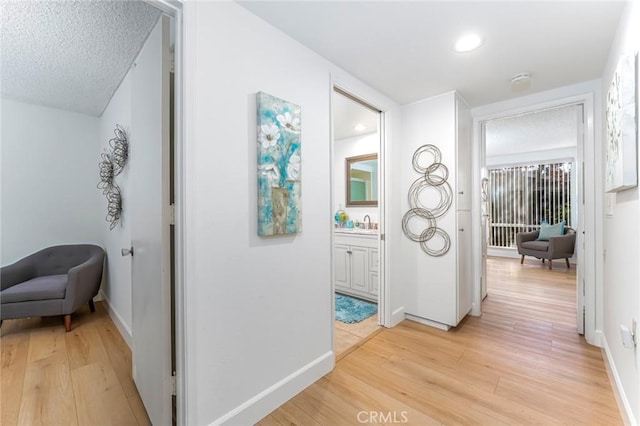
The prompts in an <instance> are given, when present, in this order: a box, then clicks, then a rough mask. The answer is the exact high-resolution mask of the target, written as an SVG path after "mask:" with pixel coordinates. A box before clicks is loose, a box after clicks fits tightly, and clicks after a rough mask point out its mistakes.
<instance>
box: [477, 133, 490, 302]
mask: <svg viewBox="0 0 640 426" xmlns="http://www.w3.org/2000/svg"><path fill="white" fill-rule="evenodd" d="M485 134H486V133H485V123H481V124H480V138H481V143H480V147H479V155H480V203H481V207H480V213H481V215H482V216H481V218H480V220H481V226H480V247H481V250H480V251H481V256H482V257H481V259H480V300H484V298H485V297H487V253H488V249H489V225H490V223H491V221H490V219H491V218H490V216H489V212H490V206H491V200H490V194H489V173H488V171H487V164H486V163H487V157H486V152H487V146H486V140H485ZM480 312H482V303H480Z"/></svg>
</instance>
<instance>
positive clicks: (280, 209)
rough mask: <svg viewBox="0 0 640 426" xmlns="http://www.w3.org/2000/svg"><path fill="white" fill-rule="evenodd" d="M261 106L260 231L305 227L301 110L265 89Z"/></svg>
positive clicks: (284, 231) (285, 231) (277, 232)
mask: <svg viewBox="0 0 640 426" xmlns="http://www.w3.org/2000/svg"><path fill="white" fill-rule="evenodd" d="M256 101H257V102H256V103H257V107H258V108H257V109H258V121H257V124H258V235H281V234H295V233H298V232H301V231H302V202H301V193H300V172H301V170H300V166H301V162H302V155H301V143H300V130H301V129H300V118H301V117H300V112H301V111H300V110H301V108H300V107H299V106H298V105H295V104H292V103H291V102H287V101H285V100H282V99H279V98H276V97H275V96H271V95H269V94H267V93H264V92H259V93H258V94H257V99H256Z"/></svg>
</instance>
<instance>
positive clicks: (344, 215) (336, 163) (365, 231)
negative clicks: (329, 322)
mask: <svg viewBox="0 0 640 426" xmlns="http://www.w3.org/2000/svg"><path fill="white" fill-rule="evenodd" d="M382 117H383V115H382V112H381V111H380V110H379V109H377V108H375V107H374V106H372V105H370V104H368V103H366V102H364V101H362V100H361V99H359V98H357V97H355V96H353V95H352V94H350V93H348V92H346V91H344V90H342V89H340V88H338V87H334V88H333V96H332V128H333V137H332V147H331V152H332V162H331V163H332V182H333V187H332V194H333V196H332V205H333V206H334V209H335V211H334V221H333V235H332V238H331V241H332V249H331V250H332V258H333V263H332V264H333V271H332V277H333V282H332V289H333V293H334V302H335V303H334V312H335V316H334V318H335V319H334V333H333V336H334V340H333V341H334V345H333V346H334V353H335V354H336V357H337V358H341V357H343V356H345V355H346V354H348V353H349V352H351V351H352V350H354V349H355V348H357V347H358V346H360V345H361V344H362V343H364V342H365V341H366V340H368V339H369V338H370V337H372V336H373V335H374V334H375V333H376V332H377V331H378V330H379V329H380V324H381V319H382V315H381V307H382V306H383V305H384V304H383V298H384V296H383V294H384V292H383V291H380V289H381V288H382V287H383V283H382V281H381V279H380V277H382V276H383V275H382V274H381V271H380V269H381V268H380V265H381V264H382V262H381V254H382V252H381V247H380V235H381V229H382V226H381V221H382V216H383V215H382V211H383V202H384V200H383V191H382V188H383V184H382V181H383V179H382V173H381V170H383V168H382V161H383V158H382V141H383V136H382V135H383V129H382V128H383V125H382V122H383V120H382Z"/></svg>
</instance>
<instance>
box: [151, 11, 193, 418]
mask: <svg viewBox="0 0 640 426" xmlns="http://www.w3.org/2000/svg"><path fill="white" fill-rule="evenodd" d="M144 1H145V2H146V3H148V4H150V5H151V6H153V7H155V8H156V9H158V10H160V11H161V12H163V13H164V14H166V15H168V16H170V17H172V18H173V19H174V28H173V36H174V151H173V153H172V155H173V156H174V195H175V199H174V212H175V218H174V230H175V240H174V253H175V270H173V271H171V273H172V274H173V276H174V279H175V293H174V294H172V295H171V297H173V298H174V300H175V309H176V311H175V318H174V321H175V336H174V337H175V342H176V343H175V353H174V354H173V355H172V356H175V362H176V377H175V393H176V407H177V408H176V421H177V424H178V425H186V424H189V423H188V421H187V420H188V416H187V410H186V408H187V407H186V401H187V387H186V377H187V375H186V370H187V365H186V351H185V348H186V337H187V335H186V331H187V327H186V324H185V303H184V301H185V286H184V283H185V282H186V280H185V269H184V263H185V262H184V259H185V245H184V231H185V223H186V215H185V206H184V187H185V179H184V146H185V143H184V141H185V130H184V129H185V127H184V106H185V84H184V83H185V69H186V67H185V64H184V51H185V44H184V33H185V27H184V19H183V9H182V8H183V4H182V2H181V1H174V0H144Z"/></svg>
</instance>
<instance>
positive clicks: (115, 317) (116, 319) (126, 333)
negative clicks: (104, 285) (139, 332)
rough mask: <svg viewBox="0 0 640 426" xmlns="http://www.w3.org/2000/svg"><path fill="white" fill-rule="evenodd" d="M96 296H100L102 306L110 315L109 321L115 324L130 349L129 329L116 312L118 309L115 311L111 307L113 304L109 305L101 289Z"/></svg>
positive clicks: (130, 334)
mask: <svg viewBox="0 0 640 426" xmlns="http://www.w3.org/2000/svg"><path fill="white" fill-rule="evenodd" d="M98 296H99V297H101V298H102V302H103V303H104V307H105V309H106V310H107V313H108V314H109V317H111V321H113V323H114V324H115V326H116V328H117V329H118V331H119V332H120V335H121V336H122V338H123V339H124V341H125V343H126V344H127V346H129V349H132V347H131V345H132V343H131V339H132V333H131V329H130V328H129V327H128V326H127V325H126V324H125V322H124V320H123V319H122V316H121V315H120V314H119V313H118V311H116V310H115V309H114V308H113V306H111V303H110V302H109V298H108V297H107V296H106V295H105V294H104V293H103V292H102V290H101V291H100V293H99V294H98Z"/></svg>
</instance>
